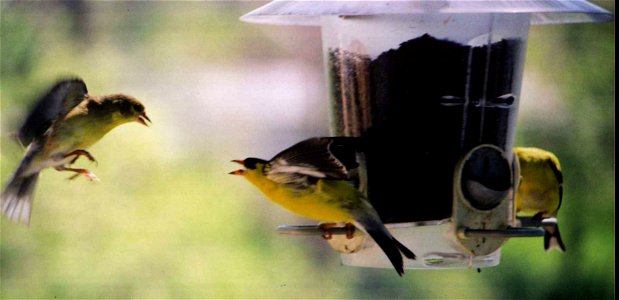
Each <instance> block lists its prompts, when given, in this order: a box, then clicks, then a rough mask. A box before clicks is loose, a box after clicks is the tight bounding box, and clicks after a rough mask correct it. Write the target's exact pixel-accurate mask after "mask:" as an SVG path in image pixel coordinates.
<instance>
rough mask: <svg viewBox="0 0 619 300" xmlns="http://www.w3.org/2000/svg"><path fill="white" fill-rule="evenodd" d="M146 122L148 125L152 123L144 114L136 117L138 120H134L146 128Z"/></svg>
mask: <svg viewBox="0 0 619 300" xmlns="http://www.w3.org/2000/svg"><path fill="white" fill-rule="evenodd" d="M146 121H148V123H153V122H152V121H151V120H150V119H149V118H148V116H147V115H146V113H145V112H143V113H141V114H140V116H138V119H137V120H136V122H138V123H140V124H142V125H144V126H146V127H148V123H146Z"/></svg>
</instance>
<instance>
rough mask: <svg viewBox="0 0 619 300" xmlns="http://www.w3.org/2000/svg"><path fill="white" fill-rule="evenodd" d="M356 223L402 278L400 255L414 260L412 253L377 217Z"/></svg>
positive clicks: (402, 262) (402, 267)
mask: <svg viewBox="0 0 619 300" xmlns="http://www.w3.org/2000/svg"><path fill="white" fill-rule="evenodd" d="M357 222H358V223H359V225H361V227H362V228H363V230H364V231H365V232H367V233H368V234H369V235H370V236H371V237H372V239H373V240H374V242H376V244H377V245H378V247H380V249H382V250H383V252H385V255H387V258H389V261H390V262H391V264H392V265H393V267H394V268H395V270H396V272H398V275H400V276H402V274H404V260H403V259H402V254H404V256H406V257H407V258H410V259H415V254H414V253H413V251H411V250H410V249H408V248H407V247H406V246H404V245H403V244H402V243H400V242H399V241H398V240H396V239H395V238H394V237H393V236H392V235H391V233H389V231H388V230H387V228H385V225H383V223H382V222H381V221H380V219H379V218H378V217H377V216H376V217H375V218H362V219H360V220H358V221H357Z"/></svg>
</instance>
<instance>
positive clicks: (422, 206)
mask: <svg viewBox="0 0 619 300" xmlns="http://www.w3.org/2000/svg"><path fill="white" fill-rule="evenodd" d="M529 17H530V15H529V14H424V15H397V16H386V15H377V16H351V17H339V16H323V17H322V19H321V20H322V36H323V49H324V56H325V59H324V60H325V63H326V70H327V78H328V85H329V95H330V103H331V129H332V134H334V135H338V136H364V137H367V139H368V148H367V149H366V153H365V158H366V164H365V165H366V168H367V176H365V178H367V192H368V198H369V199H370V201H371V202H372V204H373V205H374V206H375V207H376V209H377V210H378V212H379V213H380V214H381V217H382V218H383V220H384V221H385V222H386V223H401V222H416V221H428V220H441V219H445V218H449V217H450V216H451V213H452V201H453V200H452V199H453V191H452V185H453V174H454V168H455V165H456V163H457V161H458V160H459V159H460V158H461V157H462V156H463V155H464V154H466V153H467V152H468V151H469V150H471V149H472V148H473V147H475V146H478V145H480V144H492V145H496V146H497V147H499V148H501V149H503V151H505V152H506V153H507V155H508V157H511V148H512V146H513V142H514V132H515V122H516V114H517V108H518V100H519V95H520V86H521V82H522V67H523V62H524V52H525V49H526V39H527V33H528V28H529V24H530V20H529Z"/></svg>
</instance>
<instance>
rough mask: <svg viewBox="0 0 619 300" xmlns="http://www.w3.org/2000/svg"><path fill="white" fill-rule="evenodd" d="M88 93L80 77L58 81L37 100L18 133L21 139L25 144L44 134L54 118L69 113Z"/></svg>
mask: <svg viewBox="0 0 619 300" xmlns="http://www.w3.org/2000/svg"><path fill="white" fill-rule="evenodd" d="M87 94H88V90H87V89H86V84H85V83H84V81H82V80H81V79H79V78H75V79H68V80H63V81H60V82H58V83H57V84H56V85H55V86H54V87H52V89H51V90H50V91H49V92H48V93H47V94H45V95H44V96H43V97H41V98H40V99H39V100H38V101H37V103H36V105H35V107H34V108H33V109H32V111H31V112H30V114H29V115H28V117H27V118H26V121H24V123H23V124H22V126H21V127H20V129H19V131H18V133H17V137H18V139H19V141H20V142H21V143H22V145H24V146H25V145H28V144H30V143H31V142H32V140H33V139H35V138H37V137H40V136H42V135H43V134H44V133H45V131H47V129H48V128H49V127H50V126H51V125H52V123H53V122H54V120H56V119H58V118H59V117H62V116H64V115H66V114H67V113H69V111H71V109H73V108H74V107H75V106H77V105H78V104H79V103H80V102H82V100H84V98H85V97H86V95H87Z"/></svg>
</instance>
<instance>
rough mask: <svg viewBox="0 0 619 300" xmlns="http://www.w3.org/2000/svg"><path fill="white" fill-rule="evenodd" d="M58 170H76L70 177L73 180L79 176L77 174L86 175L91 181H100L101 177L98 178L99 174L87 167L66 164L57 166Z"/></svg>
mask: <svg viewBox="0 0 619 300" xmlns="http://www.w3.org/2000/svg"><path fill="white" fill-rule="evenodd" d="M56 170H58V171H71V172H75V174H74V175H73V176H71V177H69V180H73V179H75V178H77V176H80V175H84V176H86V178H87V179H88V180H89V181H99V178H97V175H95V173H93V172H90V171H88V170H86V169H75V168H67V167H64V166H60V167H56Z"/></svg>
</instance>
